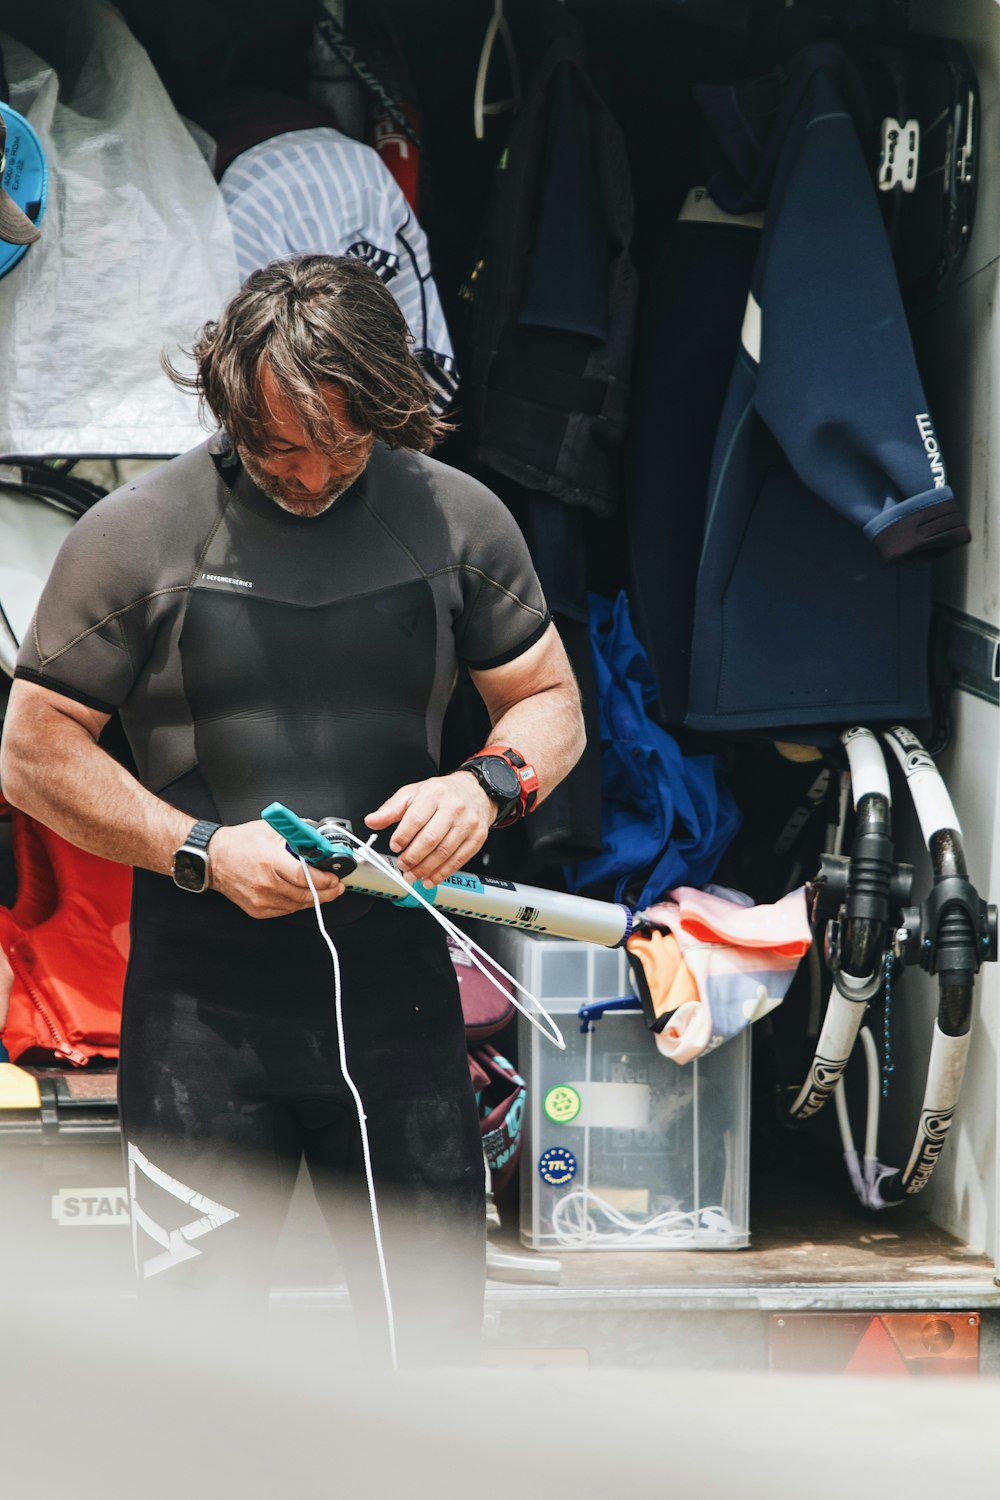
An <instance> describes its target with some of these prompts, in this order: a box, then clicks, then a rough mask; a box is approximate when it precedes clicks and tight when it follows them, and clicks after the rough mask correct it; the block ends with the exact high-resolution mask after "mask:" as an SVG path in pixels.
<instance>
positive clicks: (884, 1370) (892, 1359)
mask: <svg viewBox="0 0 1000 1500" xmlns="http://www.w3.org/2000/svg"><path fill="white" fill-rule="evenodd" d="M909 1373H910V1371H909V1366H908V1365H907V1363H906V1360H905V1359H904V1358H903V1356H902V1355H901V1354H900V1352H899V1350H898V1349H897V1348H896V1345H895V1344H894V1343H893V1341H892V1339H891V1338H890V1336H889V1333H888V1331H887V1329H886V1326H885V1324H884V1323H883V1322H882V1319H881V1318H872V1320H871V1322H870V1323H869V1324H868V1327H867V1328H866V1329H865V1332H864V1335H863V1337H862V1339H861V1341H860V1343H859V1344H858V1346H857V1348H856V1349H855V1351H854V1353H853V1354H852V1355H851V1357H850V1359H849V1360H848V1362H847V1365H846V1367H845V1374H847V1375H908V1374H909Z"/></svg>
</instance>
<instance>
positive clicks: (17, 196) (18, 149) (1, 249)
mask: <svg viewBox="0 0 1000 1500" xmlns="http://www.w3.org/2000/svg"><path fill="white" fill-rule="evenodd" d="M0 111H2V113H3V118H4V124H5V125H6V127H7V166H6V170H5V172H4V174H3V189H4V192H5V193H8V194H9V195H10V197H11V198H13V200H14V202H15V203H16V204H17V206H18V208H19V209H21V211H22V212H23V213H26V214H27V216H28V218H29V219H30V220H31V221H32V223H33V224H40V223H41V221H42V218H43V216H44V214H45V199H46V196H47V193H48V185H49V170H48V166H47V165H46V161H45V153H44V151H43V150H42V143H41V141H40V140H39V139H38V136H37V135H36V134H35V131H34V129H33V128H32V126H30V125H29V124H28V122H27V120H26V119H25V118H24V116H23V115H19V114H18V112H17V110H16V109H11V107H10V105H9V104H3V103H0ZM28 248H29V247H28V246H27V245H11V244H8V242H7V241H6V240H0V276H3V275H4V273H5V272H7V271H9V270H10V269H11V267H12V266H16V265H17V263H18V261H19V260H20V259H21V257H22V255H24V254H25V252H26V251H27V250H28Z"/></svg>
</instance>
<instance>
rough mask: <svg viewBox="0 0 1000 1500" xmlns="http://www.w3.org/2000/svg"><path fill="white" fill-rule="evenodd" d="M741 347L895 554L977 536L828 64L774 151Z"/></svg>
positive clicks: (781, 408)
mask: <svg viewBox="0 0 1000 1500" xmlns="http://www.w3.org/2000/svg"><path fill="white" fill-rule="evenodd" d="M754 303H756V306H755V305H754ZM743 344H744V352H745V354H747V355H749V357H750V358H751V359H752V360H754V361H759V369H758V372H757V395H756V405H757V410H758V412H759V413H760V416H761V417H762V419H763V420H764V422H765V423H766V424H767V426H768V427H769V428H770V430H771V431H772V433H773V434H774V436H775V437H776V438H777V440H778V442H779V443H780V445H781V447H782V449H783V451H784V452H785V454H786V456H787V458H788V460H789V462H790V463H791V464H792V466H793V468H794V469H795V470H796V472H797V473H798V475H799V477H800V478H801V479H802V480H803V482H804V483H805V484H807V485H808V487H809V488H810V489H811V490H813V491H814V493H816V494H818V495H820V496H821V497H822V498H823V499H824V500H826V501H827V503H828V504H830V505H831V506H832V507H833V508H834V509H835V510H836V511H838V512H839V513H840V514H841V515H843V516H844V517H846V519H848V520H849V521H851V522H853V523H854V524H855V525H856V526H858V527H859V528H861V529H862V530H863V531H864V533H865V535H866V536H867V537H868V538H869V539H870V540H871V541H873V542H874V543H875V545H876V546H877V547H878V549H879V551H880V552H881V553H882V555H883V556H884V557H885V558H886V559H887V560H891V559H895V558H899V557H903V556H906V555H908V554H912V553H917V552H923V551H927V550H931V549H934V550H938V549H941V548H946V547H952V546H956V545H960V544H962V543H964V542H967V541H968V540H969V531H968V529H967V527H966V525H965V522H964V520H963V517H962V515H961V513H960V511H959V508H958V506H957V504H956V502H955V498H954V495H953V494H952V491H951V488H950V487H949V485H948V482H947V478H946V475H945V469H944V464H943V461H942V458H941V453H940V451H939V448H938V443H937V438H936V436H935V432H934V427H933V424H932V421H931V417H930V414H929V412H928V409H927V401H926V398H925V395H924V392H923V388H922V386H921V381H920V377H919V374H918V372H917V367H916V361H915V358H914V354H913V347H912V343H911V340H910V335H909V330H908V327H907V323H906V316H905V312H904V309H903V303H902V298H901V296H900V293H899V287H898V282H897V279H896V274H895V269H894V267H893V263H892V257H891V253H890V250H889V245H888V241H887V239H886V234H885V230H884V227H883V223H882V218H881V214H880V212H879V208H878V203H877V199H876V192H875V189H874V187H873V185H872V182H871V177H870V174H869V170H868V167H867V165H866V163H865V160H864V157H863V154H862V151H861V147H860V144H859V142H858V138H857V134H856V131H855V128H854V124H853V122H852V120H851V118H850V116H849V115H848V113H847V111H846V110H845V108H844V106H843V104H842V102H841V100H840V97H839V94H838V92H837V89H836V86H835V84H834V82H833V79H832V77H831V75H830V74H829V73H828V72H826V71H822V72H820V73H819V74H818V75H817V76H816V78H815V79H814V80H813V83H812V86H811V88H810V90H809V91H808V93H807V95H806V98H805V99H804V101H803V105H802V107H801V108H800V110H799V112H798V115H797V117H796V120H795V122H794V124H793V126H792V128H791V130H790V132H789V135H788V138H787V140H786V143H785V147H784V149H783V153H782V157H781V160H780V162H779V166H778V171H777V174H776V177H775V182H774V186H773V189H772V193H771V198H770V203H769V207H768V216H767V220H766V222H765V227H764V237H763V241H762V244H761V252H760V257H759V259H758V263H757V269H756V272H755V276H754V287H753V297H752V299H751V302H750V305H749V308H748V318H747V322H746V323H745V324H744V336H743Z"/></svg>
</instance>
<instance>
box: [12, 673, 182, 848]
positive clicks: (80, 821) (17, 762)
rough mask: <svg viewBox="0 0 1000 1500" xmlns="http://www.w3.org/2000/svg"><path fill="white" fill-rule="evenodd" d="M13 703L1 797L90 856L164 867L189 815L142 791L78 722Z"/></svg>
mask: <svg viewBox="0 0 1000 1500" xmlns="http://www.w3.org/2000/svg"><path fill="white" fill-rule="evenodd" d="M16 686H17V685H15V687H16ZM11 701H12V709H11V710H10V711H9V712H8V717H7V722H6V723H5V727H4V739H3V753H2V760H0V785H2V787H3V792H4V796H5V797H6V798H7V800H8V801H9V802H10V803H12V804H13V806H15V807H18V808H20V809H21V810H22V811H23V812H26V813H28V814H30V816H31V817H33V818H37V819H38V820H39V822H42V823H45V824H47V825H48V827H50V828H54V829H55V831H56V832H57V833H59V834H61V835H62V836H63V838H66V839H68V840H69V842H70V843H72V844H76V845H78V847H79V848H81V849H87V850H89V852H90V853H91V854H99V855H102V856H103V857H104V858H105V859H113V860H116V861H118V862H119V863H120V864H126V865H139V866H141V867H142V868H144V869H147V870H156V871H157V872H159V873H161V874H167V873H169V871H170V865H171V858H172V854H173V851H174V850H175V849H176V848H177V847H178V846H179V845H180V844H181V843H183V841H184V838H185V836H186V834H187V832H188V830H189V829H190V827H191V822H192V819H191V817H190V816H189V815H188V814H187V813H182V812H179V811H178V810H177V809H176V808H174V807H170V806H169V805H168V804H167V803H165V802H162V801H161V800H160V799H159V798H158V797H155V796H154V795H153V794H152V793H151V792H147V791H146V790H145V788H144V787H142V786H140V784H139V783H138V782H137V781H136V780H135V778H134V777H133V776H131V775H129V773H128V771H126V770H125V768H124V767H123V766H121V765H119V764H118V762H117V761H116V760H113V759H112V757H111V756H110V755H108V754H107V753H106V752H105V751H104V750H102V749H101V748H100V746H99V745H98V744H97V743H96V741H95V739H94V737H93V735H92V734H90V733H89V732H88V730H87V729H86V728H84V727H83V726H82V725H81V724H79V723H76V722H75V721H74V720H72V719H70V718H66V717H64V716H62V715H60V714H54V713H51V712H47V711H45V709H44V708H41V709H40V708H39V706H38V705H37V704H31V703H28V704H21V705H18V703H17V701H16V698H15V695H14V694H12V700H11Z"/></svg>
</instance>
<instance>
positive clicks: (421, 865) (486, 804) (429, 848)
mask: <svg viewBox="0 0 1000 1500" xmlns="http://www.w3.org/2000/svg"><path fill="white" fill-rule="evenodd" d="M496 815H497V807H496V803H495V802H494V801H493V800H492V798H490V797H488V796H487V794H486V793H485V792H484V791H483V788H482V787H481V786H480V785H479V782H478V781H477V780H476V778H475V777H474V776H472V775H470V774H469V772H468V771H452V773H451V775H450V776H431V777H429V778H428V780H427V781H414V782H411V783H410V784H409V786H401V787H400V788H399V791H398V792H395V793H394V794H393V795H392V796H391V797H390V798H389V799H388V800H387V801H386V802H383V803H382V806H381V807H377V808H376V809H375V811H374V812H371V813H369V814H368V816H367V817H366V818H365V823H366V824H367V826H368V827H369V828H388V827H389V824H390V823H397V824H398V825H399V826H398V827H397V829H396V831H395V833H394V834H393V835H392V838H391V839H390V840H389V848H390V849H391V850H392V852H393V853H394V854H398V855H399V867H400V871H401V872H402V874H404V875H406V876H407V878H409V879H412V880H422V881H423V882H424V883H425V884H426V885H440V884H441V881H442V880H447V879H448V876H449V875H454V874H455V872H456V870H460V869H461V868H462V866H463V865H464V864H467V863H468V861H469V860H470V859H471V858H472V856H473V855H474V854H478V853H479V850H480V849H481V848H482V847H483V844H484V843H485V842H486V835H487V834H488V833H489V831H490V828H491V827H492V825H493V820H494V818H495V817H496ZM217 837H218V834H217V835H216V838H217ZM213 842H214V841H213Z"/></svg>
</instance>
